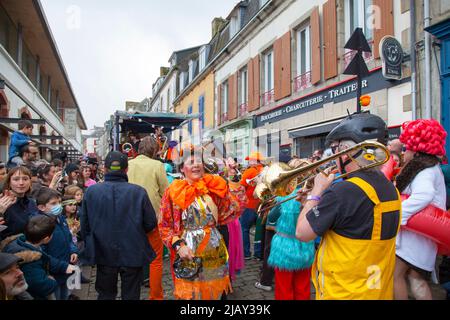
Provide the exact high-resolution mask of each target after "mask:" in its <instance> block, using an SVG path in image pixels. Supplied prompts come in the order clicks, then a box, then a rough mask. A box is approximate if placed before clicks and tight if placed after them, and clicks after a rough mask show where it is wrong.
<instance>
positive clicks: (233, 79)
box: [228, 73, 238, 120]
mask: <svg viewBox="0 0 450 320" xmlns="http://www.w3.org/2000/svg"><path fill="white" fill-rule="evenodd" d="M237 78H238V75H237V73H235V74H233V75H232V76H230V78H229V79H228V88H229V91H228V101H229V104H228V105H229V108H228V120H234V119H236V117H237Z"/></svg>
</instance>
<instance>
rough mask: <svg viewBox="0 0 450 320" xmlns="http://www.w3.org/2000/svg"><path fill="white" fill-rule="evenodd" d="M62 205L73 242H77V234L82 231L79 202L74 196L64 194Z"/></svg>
mask: <svg viewBox="0 0 450 320" xmlns="http://www.w3.org/2000/svg"><path fill="white" fill-rule="evenodd" d="M62 206H63V208H64V216H65V217H66V220H67V224H68V226H69V230H70V233H71V234H72V240H73V243H75V244H77V243H78V240H77V235H78V232H80V220H79V218H78V215H77V210H78V203H77V201H76V200H75V199H74V198H73V197H72V196H67V195H66V196H64V197H63V202H62Z"/></svg>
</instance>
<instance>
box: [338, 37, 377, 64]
mask: <svg viewBox="0 0 450 320" xmlns="http://www.w3.org/2000/svg"><path fill="white" fill-rule="evenodd" d="M368 43H369V46H370V48H371V49H372V53H371V52H363V58H364V61H366V62H369V61H371V60H373V49H374V41H373V40H371V41H368ZM345 50H347V49H345ZM355 55H356V51H355V50H349V51H347V52H346V53H345V54H344V63H345V68H347V67H348V65H349V64H350V62H351V61H352V60H353V58H354V57H355Z"/></svg>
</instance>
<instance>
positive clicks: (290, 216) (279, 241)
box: [268, 190, 315, 271]
mask: <svg viewBox="0 0 450 320" xmlns="http://www.w3.org/2000/svg"><path fill="white" fill-rule="evenodd" d="M295 192H297V190H296V191H295ZM290 196H292V195H290ZM290 196H287V197H290ZM287 197H278V198H277V202H281V201H283V200H284V199H286V198H287ZM300 208H301V205H300V203H299V202H298V201H296V200H291V201H288V202H286V203H283V204H282V205H279V206H277V207H275V208H274V209H272V211H271V212H270V214H269V217H270V216H271V215H280V217H279V218H278V221H277V225H276V232H277V233H276V234H275V236H274V237H273V239H272V246H271V250H270V256H269V260H268V263H269V265H270V266H272V267H274V268H277V269H280V270H282V271H298V270H302V269H307V268H310V267H311V266H312V263H313V262H314V256H315V249H314V241H310V242H301V241H299V240H298V239H296V238H295V229H296V225H297V218H298V216H299V214H300ZM277 211H280V212H277ZM269 219H270V218H269Z"/></svg>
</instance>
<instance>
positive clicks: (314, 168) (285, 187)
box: [258, 140, 390, 213]
mask: <svg viewBox="0 0 450 320" xmlns="http://www.w3.org/2000/svg"><path fill="white" fill-rule="evenodd" d="M377 149H379V150H381V151H382V152H383V157H382V158H381V159H377V158H376V153H375V150H377ZM355 153H360V154H362V155H363V156H364V158H365V159H366V160H367V161H369V162H371V163H369V164H366V165H361V164H360V163H358V161H357V160H356V159H355V157H354V155H355ZM344 155H347V156H348V157H349V158H350V160H351V161H352V162H353V163H356V164H357V165H358V166H359V168H358V169H356V170H354V171H352V172H346V173H344V174H342V175H340V176H337V177H336V178H335V180H337V179H344V178H346V177H347V176H348V175H350V174H352V173H355V172H358V171H361V170H367V169H371V168H375V167H378V166H381V165H383V164H385V163H386V162H387V161H389V157H390V154H389V150H388V149H387V148H386V147H385V146H384V145H383V144H381V143H378V142H376V141H370V140H369V141H364V142H361V143H359V144H356V145H354V146H352V147H350V148H348V149H346V150H343V151H341V152H338V153H336V154H334V155H332V156H330V157H328V158H325V159H322V160H320V161H318V162H315V163H311V164H308V165H305V166H301V167H300V168H297V169H293V170H286V169H285V168H286V165H284V164H279V163H275V164H273V165H271V166H270V167H269V169H268V171H267V174H266V175H265V177H264V184H265V185H266V188H267V189H266V191H265V194H264V193H263V194H261V197H262V199H261V198H260V199H261V200H263V201H264V200H265V201H267V200H274V199H273V198H267V192H268V191H267V190H269V191H270V193H271V194H273V195H275V196H281V197H285V196H288V195H290V194H292V193H293V192H294V190H295V189H296V188H297V187H298V186H299V185H302V184H303V185H304V186H303V188H305V190H308V188H307V187H306V185H307V183H309V184H310V185H311V184H312V183H311V181H313V179H314V178H315V177H316V176H317V175H318V174H320V173H323V174H325V175H328V174H327V173H325V172H324V170H322V169H321V167H322V166H323V165H325V164H326V163H328V162H330V161H333V160H336V159H338V158H340V157H342V156H344ZM296 180H297V181H298V182H297V183H296V182H295V181H296ZM310 188H311V189H312V186H311V187H310ZM295 198H297V195H295V196H292V197H289V198H287V199H285V200H284V201H283V202H279V203H276V204H275V205H272V206H266V207H265V208H263V207H262V206H260V208H259V209H258V210H259V211H262V210H263V211H267V210H271V209H273V208H274V207H276V206H278V205H280V204H282V203H285V202H287V201H290V200H293V199H295ZM259 213H261V212H259Z"/></svg>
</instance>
